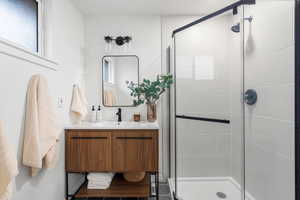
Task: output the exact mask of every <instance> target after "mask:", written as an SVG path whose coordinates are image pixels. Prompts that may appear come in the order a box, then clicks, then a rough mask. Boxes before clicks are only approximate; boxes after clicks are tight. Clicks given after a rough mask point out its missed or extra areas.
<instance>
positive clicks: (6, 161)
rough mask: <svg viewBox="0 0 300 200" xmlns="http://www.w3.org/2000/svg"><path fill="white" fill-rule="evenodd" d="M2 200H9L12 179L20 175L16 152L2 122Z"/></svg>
mask: <svg viewBox="0 0 300 200" xmlns="http://www.w3.org/2000/svg"><path fill="white" fill-rule="evenodd" d="M0 163H1V164H0V200H8V199H10V197H11V194H12V185H11V183H12V181H13V179H14V177H15V176H17V175H18V173H19V172H18V165H17V159H16V156H15V154H14V153H13V151H12V149H11V148H10V145H9V144H8V143H7V140H6V138H5V136H4V133H3V128H2V124H1V122H0Z"/></svg>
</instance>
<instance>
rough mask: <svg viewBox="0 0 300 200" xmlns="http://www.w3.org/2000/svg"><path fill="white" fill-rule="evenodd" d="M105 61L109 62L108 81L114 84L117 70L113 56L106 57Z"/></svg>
mask: <svg viewBox="0 0 300 200" xmlns="http://www.w3.org/2000/svg"><path fill="white" fill-rule="evenodd" d="M105 61H107V63H108V80H107V82H106V83H108V84H111V85H113V84H114V83H115V80H114V76H115V70H114V63H113V60H112V59H111V58H105Z"/></svg>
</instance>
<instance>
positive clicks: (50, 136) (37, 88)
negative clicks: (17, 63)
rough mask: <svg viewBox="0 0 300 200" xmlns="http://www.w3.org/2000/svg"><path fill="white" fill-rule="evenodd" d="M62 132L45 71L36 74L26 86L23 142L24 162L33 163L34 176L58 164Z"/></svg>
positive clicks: (31, 170) (26, 163)
mask: <svg viewBox="0 0 300 200" xmlns="http://www.w3.org/2000/svg"><path fill="white" fill-rule="evenodd" d="M60 132H61V131H60V130H59V128H58V126H57V122H56V117H55V114H54V112H53V108H52V104H51V101H50V97H49V95H48V86H47V81H46V79H45V78H44V77H43V76H42V75H34V76H32V77H31V79H30V81H29V85H28V90H27V102H26V118H25V133H24V145H23V164H24V165H25V166H28V167H30V172H31V176H35V175H36V174H37V173H38V171H39V170H40V169H41V168H43V167H44V168H52V167H54V165H55V164H56V161H57V152H58V139H59V135H60Z"/></svg>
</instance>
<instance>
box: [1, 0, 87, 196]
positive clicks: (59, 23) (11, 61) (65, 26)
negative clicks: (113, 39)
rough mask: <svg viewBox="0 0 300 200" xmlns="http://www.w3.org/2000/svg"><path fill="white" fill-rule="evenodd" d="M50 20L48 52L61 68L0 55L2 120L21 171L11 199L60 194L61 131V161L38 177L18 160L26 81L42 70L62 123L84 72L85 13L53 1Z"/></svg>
mask: <svg viewBox="0 0 300 200" xmlns="http://www.w3.org/2000/svg"><path fill="white" fill-rule="evenodd" d="M52 11H55V12H52V13H51V14H50V15H49V16H51V19H50V20H48V22H50V21H51V22H52V23H51V26H50V27H49V26H48V28H49V32H48V33H49V34H50V35H48V36H47V37H48V38H52V40H51V41H50V40H48V41H47V42H48V43H49V46H48V48H47V51H48V55H50V56H51V57H52V58H53V59H54V60H55V61H57V62H58V63H59V67H58V68H59V71H56V72H55V71H51V70H49V69H46V68H43V67H41V66H39V65H36V64H33V63H30V62H27V61H24V60H19V59H16V58H13V57H10V56H7V55H4V54H0V65H1V67H0V81H1V84H0V92H1V94H2V95H1V98H0V120H1V121H3V124H4V131H5V134H6V136H7V137H8V140H9V142H10V143H11V144H12V146H13V148H14V150H15V152H16V153H17V158H18V162H19V171H20V174H19V175H18V176H17V178H16V181H15V184H14V186H15V193H14V196H13V198H12V199H13V200H19V199H31V200H39V199H45V200H58V199H64V192H65V191H64V190H65V187H64V186H65V178H64V177H65V174H64V137H63V135H62V136H61V142H60V145H61V149H60V154H61V155H60V160H59V162H58V164H57V166H56V167H55V168H54V169H52V170H43V171H42V172H41V173H40V174H39V175H38V176H37V177H34V178H31V177H29V176H28V174H29V173H28V169H27V168H25V167H23V166H22V165H21V156H22V144H23V126H24V115H25V99H26V90H27V84H28V81H29V79H30V77H31V76H32V75H33V74H37V73H40V74H43V75H44V76H45V77H46V78H47V80H48V84H49V88H50V93H51V97H52V99H51V100H52V101H53V104H54V105H55V108H56V111H57V115H58V121H59V122H60V123H61V125H63V124H65V123H68V121H69V117H68V113H69V112H68V110H69V103H70V99H71V93H72V85H73V83H79V82H80V80H81V76H82V71H83V70H82V67H83V65H82V64H83V59H82V54H81V53H82V52H81V47H83V45H84V35H83V18H82V16H81V14H80V13H79V12H78V11H77V9H75V7H74V6H73V5H72V3H71V2H70V1H69V0H53V2H52ZM59 97H62V98H63V100H64V102H65V103H64V105H63V108H61V109H58V108H57V105H56V104H57V102H58V98H59Z"/></svg>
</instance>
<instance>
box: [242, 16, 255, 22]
mask: <svg viewBox="0 0 300 200" xmlns="http://www.w3.org/2000/svg"><path fill="white" fill-rule="evenodd" d="M244 20H246V21H248V22H250V23H251V22H252V21H253V16H250V17H245V18H244Z"/></svg>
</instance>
